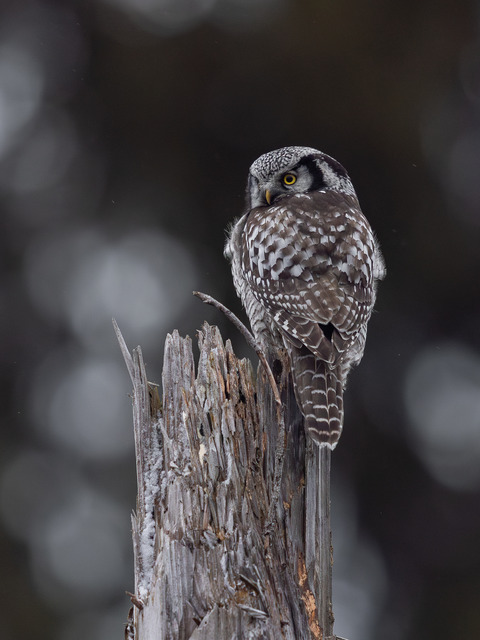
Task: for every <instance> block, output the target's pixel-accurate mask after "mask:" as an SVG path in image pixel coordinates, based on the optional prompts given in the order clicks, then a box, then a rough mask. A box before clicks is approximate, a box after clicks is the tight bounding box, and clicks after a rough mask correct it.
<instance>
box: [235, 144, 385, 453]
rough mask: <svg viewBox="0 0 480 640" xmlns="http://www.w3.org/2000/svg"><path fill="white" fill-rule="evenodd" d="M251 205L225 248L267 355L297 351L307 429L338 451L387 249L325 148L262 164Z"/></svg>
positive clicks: (280, 152)
mask: <svg viewBox="0 0 480 640" xmlns="http://www.w3.org/2000/svg"><path fill="white" fill-rule="evenodd" d="M246 201H247V202H246V213H245V214H244V215H243V216H242V217H241V218H240V219H238V220H237V221H236V222H235V223H234V224H233V226H232V227H231V229H230V231H229V234H228V239H227V242H226V246H225V255H226V257H227V258H228V259H229V260H230V261H231V266H232V274H233V282H234V286H235V289H236V291H237V294H238V296H239V297H240V299H241V301H242V303H243V306H244V308H245V310H246V313H247V315H248V318H249V320H250V325H251V328H252V331H253V334H254V336H255V339H256V341H257V344H258V345H259V347H260V348H261V349H262V350H263V351H264V353H265V354H266V355H267V357H270V358H274V357H275V354H276V353H278V349H279V348H285V349H286V351H287V353H288V356H289V360H290V368H291V373H292V378H293V384H294V389H295V397H296V400H297V403H298V405H299V407H300V410H301V412H302V414H303V416H304V424H305V429H306V432H307V433H308V434H309V435H310V436H311V438H312V439H313V440H314V442H315V443H317V444H318V445H319V446H327V447H330V448H331V449H333V448H334V447H335V446H336V444H337V442H338V439H339V438H340V435H341V432H342V428H343V413H344V411H343V393H344V389H345V384H346V380H347V375H348V373H349V371H350V369H351V368H352V367H353V366H354V365H356V364H358V363H359V362H360V360H361V358H362V355H363V351H364V348H365V340H366V336H367V324H368V320H369V318H370V316H371V313H372V310H373V307H374V304H375V298H376V289H377V281H378V280H380V279H382V278H383V277H384V276H385V273H386V270H385V265H384V261H383V258H382V254H381V252H380V248H379V246H378V243H377V241H376V239H375V236H374V234H373V232H372V229H371V228H370V225H369V223H368V222H367V220H366V218H365V216H364V215H363V213H362V211H361V209H360V205H359V202H358V199H357V196H356V193H355V190H354V188H353V185H352V183H351V181H350V178H349V176H348V174H347V172H346V171H345V169H344V168H343V167H342V165H341V164H340V163H339V162H337V161H336V160H334V159H333V158H331V157H330V156H328V155H326V154H325V153H322V152H321V151H317V150H316V149H312V148H309V147H285V148H283V149H277V150H276V151H271V152H270V153H266V154H264V155H262V156H261V157H260V158H258V159H257V160H255V162H254V163H253V164H252V166H251V167H250V171H249V175H248V183H247V193H246Z"/></svg>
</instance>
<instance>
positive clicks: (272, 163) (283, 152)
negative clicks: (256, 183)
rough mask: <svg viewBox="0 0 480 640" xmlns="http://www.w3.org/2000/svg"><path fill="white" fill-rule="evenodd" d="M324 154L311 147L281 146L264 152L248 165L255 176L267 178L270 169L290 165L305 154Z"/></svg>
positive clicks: (275, 169)
mask: <svg viewBox="0 0 480 640" xmlns="http://www.w3.org/2000/svg"><path fill="white" fill-rule="evenodd" d="M310 154H311V155H316V156H323V155H325V154H324V153H322V152H321V151H319V150H318V149H313V148H312V147H283V148H282V149H275V151H270V152H269V153H264V154H263V155H262V156H260V157H259V158H257V159H256V160H255V162H254V163H253V164H252V166H251V167H250V173H251V174H252V175H254V176H255V177H257V178H264V179H265V178H267V177H268V176H269V175H270V174H271V173H272V171H278V170H281V169H283V168H284V167H291V166H292V165H294V164H296V163H297V162H299V161H300V159H301V158H303V157H305V156H306V155H310Z"/></svg>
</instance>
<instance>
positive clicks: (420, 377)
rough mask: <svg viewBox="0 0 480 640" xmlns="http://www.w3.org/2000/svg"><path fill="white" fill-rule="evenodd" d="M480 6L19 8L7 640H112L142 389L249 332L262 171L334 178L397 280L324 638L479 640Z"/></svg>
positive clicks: (344, 504)
mask: <svg viewBox="0 0 480 640" xmlns="http://www.w3.org/2000/svg"><path fill="white" fill-rule="evenodd" d="M479 9H480V5H479V4H478V1H477V2H474V1H472V2H468V1H464V2H458V0H435V1H433V0H423V1H422V2H417V1H415V2H413V1H412V0H404V1H403V2H400V1H393V0H369V1H364V2H358V1H355V0H335V2H324V1H321V0H103V1H102V0H96V1H94V0H90V1H88V0H87V1H82V2H73V1H69V0H64V1H63V2H58V1H57V2H54V1H53V0H52V1H51V2H49V1H48V0H44V1H42V2H40V1H35V0H22V1H21V2H17V0H3V1H2V5H1V9H0V11H1V16H0V206H1V218H0V220H1V235H0V243H1V254H0V255H1V262H2V272H1V280H0V287H1V288H0V304H1V308H2V312H1V316H0V322H1V336H2V349H1V353H2V359H1V364H2V366H1V388H2V409H3V419H2V437H1V448H0V525H1V526H0V571H1V581H0V602H1V604H0V608H1V611H0V613H1V615H0V619H1V625H0V626H1V637H2V639H3V640H13V639H14V640H33V639H40V640H41V639H43V638H48V639H50V638H52V639H54V640H80V639H82V640H83V639H84V638H87V637H88V638H89V640H114V639H119V638H122V637H123V624H124V621H125V618H126V614H127V611H128V608H129V601H128V598H127V597H126V596H125V595H124V591H125V589H128V590H132V588H133V571H132V551H131V542H130V511H131V509H132V508H133V507H134V501H135V470H134V457H133V435H132V428H131V403H130V400H129V397H128V393H129V391H130V381H129V379H128V376H127V373H126V369H125V366H124V364H123V361H122V359H121V356H120V352H119V349H118V346H117V344H116V341H115V338H114V334H113V330H112V326H111V317H112V316H114V317H115V318H116V319H117V321H118V323H119V325H120V327H121V329H122V331H123V333H124V336H125V338H126V340H127V343H128V344H129V346H130V347H133V346H136V345H137V344H139V343H140V344H141V345H142V347H143V350H144V354H145V358H146V361H147V366H148V372H149V377H150V379H151V380H156V381H160V377H161V364H162V351H163V342H164V338H165V335H166V333H167V332H169V331H172V330H173V329H175V328H177V329H179V330H180V332H181V333H182V334H186V333H188V334H190V335H191V336H194V335H195V332H196V330H197V329H198V328H199V327H200V326H201V324H202V321H203V320H204V319H207V320H209V321H210V322H215V323H217V324H219V326H220V327H221V330H222V333H223V335H224V337H225V338H226V337H231V338H232V340H233V341H234V346H235V348H236V350H237V352H238V353H239V354H248V351H247V349H246V348H245V347H244V345H243V341H242V340H241V339H240V338H239V336H238V334H237V333H236V331H235V330H234V329H233V327H232V326H230V325H228V324H226V323H225V321H224V319H223V317H222V316H221V315H220V314H219V313H217V312H215V311H214V310H212V309H210V308H208V307H205V306H203V305H202V304H201V303H200V302H199V301H198V300H196V299H194V298H193V297H192V295H191V291H192V290H193V289H200V290H202V291H206V292H208V293H210V294H212V295H214V296H215V297H216V298H218V299H220V300H222V301H223V302H225V303H226V304H227V305H229V306H230V307H231V308H233V309H234V310H236V311H237V312H239V313H240V312H241V310H240V307H239V304H238V301H237V299H236V297H235V295H234V292H233V286H232V283H231V277H230V272H229V267H228V265H227V263H226V262H225V261H224V259H223V256H222V253H223V243H224V237H225V236H224V229H225V228H226V227H227V225H228V224H229V222H230V221H231V220H232V219H233V218H234V217H235V216H238V215H239V214H240V213H241V212H242V208H243V197H244V187H245V180H246V175H247V170H248V167H249V165H250V164H251V162H252V161H253V160H254V159H255V158H256V157H257V156H259V155H260V154H261V153H264V152H266V151H269V150H271V149H274V148H278V147H281V146H286V145H291V144H299V145H308V146H313V147H317V148H320V149H321V150H323V151H326V152H327V153H329V154H330V155H333V156H334V157H335V158H337V159H338V160H339V161H340V162H342V164H344V165H345V166H346V167H347V169H348V171H349V173H350V175H351V177H352V180H353V182H354V184H355V186H356V189H357V192H358V195H359V198H360V201H361V203H362V207H363V210H364V212H365V214H366V216H367V218H368V219H369V220H370V222H371V224H372V226H373V228H374V229H375V231H376V233H377V235H378V237H379V239H380V242H381V245H382V247H383V251H384V254H385V258H386V262H387V266H388V278H387V280H386V281H385V283H384V284H382V286H381V288H380V292H379V298H378V305H377V313H376V314H375V315H374V317H373V318H372V321H371V324H370V331H369V340H368V343H367V351H366V356H365V358H364V361H363V362H362V364H361V366H360V367H359V368H358V370H356V371H355V372H354V373H353V374H352V376H351V379H350V384H349V389H348V391H347V406H346V426H345V431H344V435H343V437H342V440H341V442H340V445H339V447H338V448H337V450H336V451H335V456H334V497H333V500H334V502H333V517H334V521H335V532H334V542H335V567H334V579H335V596H334V598H335V601H334V602H335V612H336V618H337V622H336V633H337V634H338V635H340V636H344V637H346V638H348V639H349V640H385V639H388V640H420V639H421V640H433V639H436V638H440V637H441V638H447V637H455V638H478V637H480V544H479V542H480V337H479V333H480V331H479V327H480V296H479V292H480V285H479V278H480V274H479V266H480V246H479V242H480V39H479V22H480V11H479Z"/></svg>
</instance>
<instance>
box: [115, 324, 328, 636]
mask: <svg viewBox="0 0 480 640" xmlns="http://www.w3.org/2000/svg"><path fill="white" fill-rule="evenodd" d="M117 332H118V328H117ZM118 334H119V332H118V333H117V335H118ZM119 339H120V341H121V346H122V351H123V352H124V357H125V359H126V361H127V366H128V368H129V372H130V374H131V376H132V379H133V385H134V394H133V408H134V426H135V446H136V457H137V480H138V496H137V509H136V513H135V514H134V516H133V539H134V550H135V595H134V597H133V598H132V602H133V604H134V607H133V609H134V612H133V619H130V620H129V627H128V629H129V634H132V633H133V634H134V635H133V636H132V635H129V637H135V638H136V639H137V640H154V639H155V640H159V639H165V640H170V639H175V640H186V639H192V640H212V639H213V640H231V639H232V638H252V639H253V638H262V639H271V640H274V639H275V640H278V639H279V638H284V639H286V640H299V639H313V638H315V639H319V638H322V631H321V628H320V627H319V624H318V621H317V619H316V615H317V614H316V612H317V603H316V597H318V596H317V593H316V589H318V586H317V582H318V575H317V573H318V567H317V572H316V571H314V570H313V568H312V567H311V566H309V563H310V564H311V563H312V562H313V561H314V558H315V556H316V553H315V551H314V550H313V549H311V548H310V545H311V544H312V541H311V540H310V541H309V543H308V544H307V545H306V542H305V539H306V537H307V536H306V531H305V529H306V526H307V527H309V526H310V525H309V524H308V522H307V523H306V512H308V509H309V508H310V507H311V509H312V513H317V509H318V506H317V505H316V499H317V498H316V491H315V487H311V488H310V490H306V483H308V482H310V484H312V483H313V484H316V483H317V479H315V476H316V475H318V472H311V475H312V478H311V479H309V478H307V467H308V466H311V462H310V465H306V456H307V458H308V457H309V456H310V457H312V456H313V457H315V456H316V455H317V452H318V449H317V448H316V447H313V448H312V445H311V444H310V443H308V445H307V446H306V443H305V436H304V432H303V428H302V419H301V416H300V414H299V413H298V409H297V407H296V404H295V402H294V401H293V396H292V392H291V389H290V386H289V384H287V382H288V371H286V370H283V372H280V373H279V372H278V371H277V372H276V373H277V379H278V380H279V389H280V392H281V394H282V400H283V402H284V405H285V416H286V419H285V424H286V452H285V459H284V468H283V476H282V484H281V492H280V494H281V495H280V497H279V499H277V500H276V504H275V505H274V509H273V512H274V515H275V516H276V517H275V519H274V526H273V527H270V528H268V529H267V531H268V533H267V534H265V525H266V523H267V520H268V517H269V511H270V507H271V504H272V495H273V494H274V484H275V483H274V470H275V456H276V451H277V434H278V424H277V410H276V405H275V401H274V399H273V396H272V391H271V387H270V385H269V383H268V381H267V380H266V376H265V373H264V371H263V370H262V368H261V367H259V370H258V373H257V377H255V375H254V372H253V369H252V366H251V364H250V362H249V361H248V360H238V359H237V358H236V356H235V355H234V353H233V351H232V347H231V344H230V342H229V341H227V342H226V344H225V345H224V344H223V341H222V338H221V336H220V333H219V331H218V329H217V328H215V327H211V326H209V325H207V324H205V325H204V326H203V328H202V330H201V331H200V332H199V335H198V342H199V347H200V356H199V362H198V367H197V371H196V370H195V363H194V357H193V353H192V343H191V340H190V338H188V337H187V338H181V337H180V336H179V334H178V333H177V332H174V333H173V334H172V335H169V336H168V337H167V340H166V344H165V357H164V370H163V380H162V393H160V397H159V394H158V390H157V388H156V386H155V385H153V384H151V383H149V382H148V381H147V377H146V373H145V367H144V364H143V359H142V354H141V350H140V348H137V349H135V350H134V351H133V354H132V356H130V354H129V353H128V350H127V349H126V346H125V344H124V343H123V345H122V339H121V336H119ZM316 488H317V489H318V487H316ZM307 500H311V501H313V504H312V505H308V504H306V501H307ZM313 529H315V527H314V526H313ZM306 546H307V547H308V548H306ZM329 553H330V551H329ZM330 570H331V567H330ZM330 635H331V632H330V630H329V632H328V633H325V634H324V638H326V637H327V636H330Z"/></svg>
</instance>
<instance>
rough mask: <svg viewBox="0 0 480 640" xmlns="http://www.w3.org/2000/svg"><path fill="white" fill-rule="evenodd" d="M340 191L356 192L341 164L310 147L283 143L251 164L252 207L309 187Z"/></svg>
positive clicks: (266, 203)
mask: <svg viewBox="0 0 480 640" xmlns="http://www.w3.org/2000/svg"><path fill="white" fill-rule="evenodd" d="M322 190H325V191H326V190H329V191H338V192H340V193H345V194H348V195H355V190H354V188H353V186H352V183H351V182H350V178H349V177H348V174H347V172H346V171H345V169H344V168H343V167H342V165H341V164H340V163H339V162H337V161H336V160H334V158H331V157H330V156H327V155H326V154H325V153H322V152H321V151H318V150H317V149H312V148H310V147H284V148H283V149H276V150H275V151H270V152H269V153H265V154H264V155H263V156H260V158H258V159H257V160H255V162H254V163H253V164H252V166H251V167H250V172H249V175H248V184H247V204H248V208H249V209H253V208H255V207H264V206H268V205H271V204H274V203H275V202H276V201H277V200H278V199H279V198H282V197H284V196H288V195H292V194H295V193H308V192H309V191H322Z"/></svg>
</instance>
